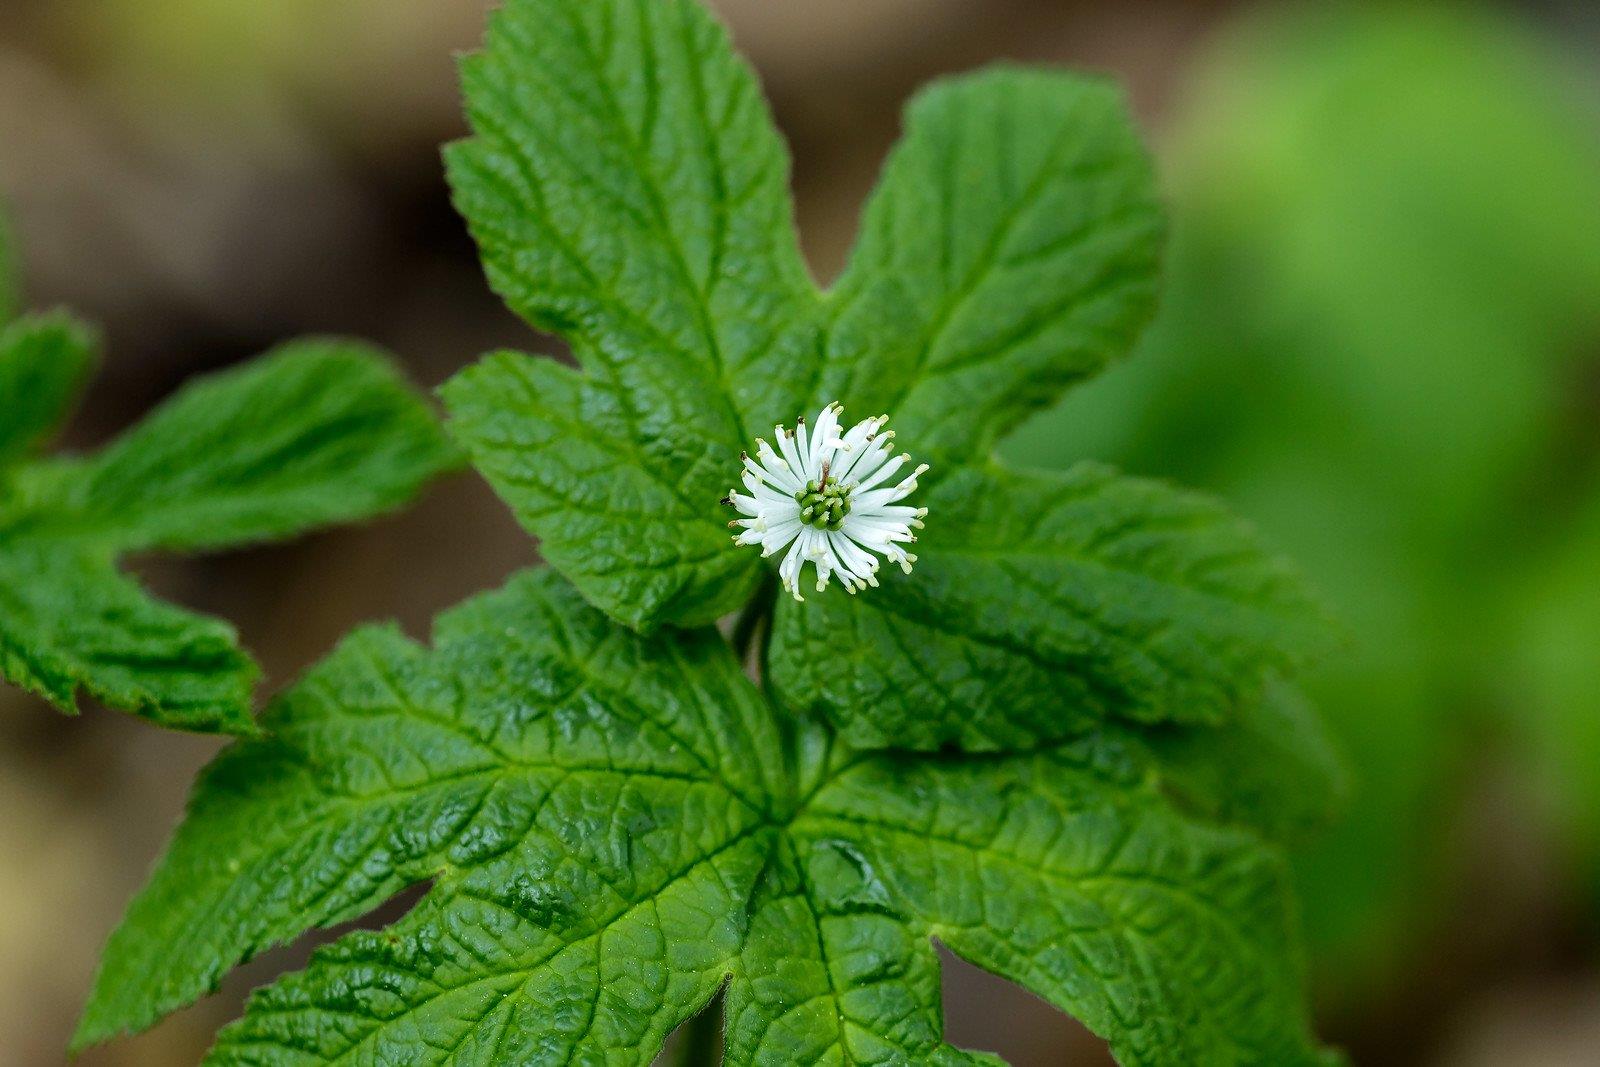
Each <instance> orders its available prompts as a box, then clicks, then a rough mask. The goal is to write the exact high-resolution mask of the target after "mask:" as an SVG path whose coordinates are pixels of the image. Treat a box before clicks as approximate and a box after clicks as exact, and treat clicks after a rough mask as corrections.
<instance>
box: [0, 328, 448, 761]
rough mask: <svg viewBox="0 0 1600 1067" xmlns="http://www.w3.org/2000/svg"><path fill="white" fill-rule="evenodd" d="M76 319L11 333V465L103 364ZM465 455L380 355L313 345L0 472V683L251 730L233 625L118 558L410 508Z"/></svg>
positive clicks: (2, 356) (1, 399)
mask: <svg viewBox="0 0 1600 1067" xmlns="http://www.w3.org/2000/svg"><path fill="white" fill-rule="evenodd" d="M92 354H93V347H92V343H91V337H90V335H89V334H88V332H87V331H86V330H84V329H83V328H82V327H79V326H76V325H74V324H73V323H72V322H71V320H68V319H65V318H62V317H59V316H56V317H48V318H42V319H25V320H22V321H21V322H19V323H17V324H15V325H13V326H12V327H10V328H9V329H8V330H7V331H6V332H5V333H4V335H0V407H4V408H5V410H6V411H7V414H8V415H10V414H11V413H12V412H16V413H17V415H18V417H17V418H16V419H15V420H9V419H8V421H7V422H6V423H5V426H4V429H3V430H0V460H3V459H6V458H11V459H13V460H20V459H25V458H27V453H29V452H31V450H32V449H34V448H35V447H37V445H38V444H39V443H41V442H42V441H43V439H44V437H45V436H46V435H47V434H48V432H49V431H50V430H51V429H52V428H53V427H54V426H55V424H56V423H57V422H58V421H59V420H60V418H61V416H62V414H63V413H64V411H65V409H66V407H67V406H68V405H69V404H70V402H71V400H72V399H73V398H74V396H75V395H76V392H77V390H78V388H79V387H80V386H81V384H82V381H83V379H84V378H85V377H86V375H87V372H88V370H89V368H90V365H91V363H92ZM454 462H455V453H454V451H453V449H452V447H451V446H450V444H449V443H448V441H447V440H446V438H445V437H444V434H443V432H442V431H441V429H440V428H439V426H438V424H437V423H436V422H435V421H434V418H433V416H432V414H431V413H430V412H429V411H428V408H427V406H426V405H425V404H424V403H422V401H421V399H420V398H419V397H418V396H417V395H416V394H415V393H414V392H413V391H411V390H410V389H409V388H408V387H407V386H406V385H405V384H404V382H403V381H402V379H401V378H400V376H399V374H398V372H397V371H396V370H395V368H394V367H393V366H392V365H391V364H390V362H389V360H388V358H387V357H386V356H384V355H383V354H382V353H379V352H377V351H376V350H374V349H371V348H367V347H365V346H362V345H357V344H353V343H350V342H342V341H303V342H299V343H297V344H293V345H287V346H285V347H284V348H282V349H280V350H279V351H277V352H275V353H273V354H270V355H268V356H265V357H263V358H262V359H260V360H257V361H255V362H254V363H251V364H247V365H246V366H244V367H241V368H238V369H234V370H229V371H225V372H223V373H220V374H216V375H213V376H211V377H209V378H207V379H204V380H202V381H197V382H195V383H193V384H191V385H189V386H187V387H186V388H184V389H182V390H180V391H179V392H178V393H177V394H176V395H175V396H174V397H173V398H172V399H170V400H169V401H167V402H166V403H165V404H163V405H162V406H161V407H160V408H158V409H157V410H156V411H155V412H153V413H152V414H151V415H150V416H149V417H148V418H147V419H146V420H145V421H144V422H142V423H140V424H139V425H138V426H136V427H134V428H133V429H132V430H130V431H129V432H128V433H127V434H125V435H124V436H123V437H122V438H120V439H119V440H117V441H116V442H114V443H112V444H111V445H110V446H109V447H107V448H106V449H105V450H104V451H102V452H100V453H99V454H98V455H94V456H91V457H88V458H85V459H72V460H54V461H35V462H23V463H20V464H18V463H14V464H13V466H12V467H11V468H10V469H0V607H3V608H4V610H3V611H0V675H3V676H4V677H6V678H7V679H9V680H10V681H12V682H15V683H16V684H18V685H21V686H23V687H24V688H27V689H30V690H32V691H33V692H36V693H38V694H40V695H41V696H44V697H45V698H46V699H48V700H50V701H51V702H52V703H54V704H55V705H56V706H58V707H59V708H61V709H62V710H64V711H68V712H73V711H75V710H76V708H77V692H78V691H79V690H80V689H82V690H84V691H86V692H88V693H89V694H90V695H92V696H94V697H95V698H96V699H98V700H101V701H103V702H105V703H107V704H110V705H112V706H114V707H119V708H122V709H124V710H128V711H132V712H134V713H135V714H138V715H141V716H144V717H146V718H149V719H151V720H153V721H155V722H157V723H160V724H162V725H165V726H170V727H174V728H177V729H184V730H199V731H223V732H230V733H249V732H251V730H252V726H251V716H250V696H251V692H252V689H253V687H254V683H255V679H256V677H257V674H258V673H259V672H258V671H257V669H256V667H255V665H254V664H253V663H252V662H251V660H250V659H249V657H248V656H247V655H246V654H245V653H244V652H243V651H242V650H240V648H239V647H238V643H237V639H236V637H235V635H234V633H233V631H232V630H231V629H230V628H229V627H228V626H227V625H225V624H224V623H221V622H218V621H216V620H212V619H206V618H203V617H200V616H196V615H192V614H190V613H188V612H184V611H181V610H179V609H178V608H174V607H171V606H168V605H165V604H162V603H160V602H158V601H156V600H153V599H151V598H150V597H149V596H148V594H146V593H145V592H144V591H143V590H142V589H141V588H140V587H139V586H138V585H137V584H136V583H135V582H133V581H131V580H130V579H128V578H125V577H123V576H122V575H121V574H119V573H118V572H117V570H116V567H115V560H116V557H117V556H118V555H120V554H122V553H124V552H130V551H139V550H145V549H167V550H197V549H213V548H222V547H226V546H230V545H238V544H244V543H248V542H252V541H260V540H266V539H270V538H281V537H287V536H290V535H293V534H296V533H300V532H302V531H305V530H309V529H312V528H314V527H316V526H320V525H325V524H328V523H333V522H341V521H348V520H352V519H358V518H363V517H366V516H369V515H373V514H376V513H378V512H381V511H386V510H389V509H392V508H394V507H397V506H399V505H400V504H402V503H403V502H404V501H406V500H407V499H409V498H410V497H411V496H412V495H413V494H414V493H415V492H416V491H417V489H418V488H419V487H420V486H421V485H422V483H423V482H425V481H426V480H427V479H428V478H430V477H432V476H433V475H435V474H437V473H438V472H440V471H441V470H443V469H444V468H446V467H448V466H450V465H451V464H453V463H454Z"/></svg>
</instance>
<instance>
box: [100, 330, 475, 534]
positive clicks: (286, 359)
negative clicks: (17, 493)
mask: <svg viewBox="0 0 1600 1067" xmlns="http://www.w3.org/2000/svg"><path fill="white" fill-rule="evenodd" d="M453 461H454V457H453V453H452V452H451V450H450V447H449V445H448V444H446V442H445V440H444V438H443V436H442V435H441V434H440V432H439V430H438V427H437V424H436V423H435V421H434V419H433V416H432V414H431V413H430V412H429V411H428V409H427V408H426V407H425V406H424V405H422V404H420V403H418V401H417V398H416V395H415V394H414V393H413V392H412V391H411V389H410V387H409V386H407V385H406V384H405V381H404V379H402V378H401V376H400V374H399V372H398V371H397V370H396V369H395V367H394V366H393V365H392V364H391V363H390V361H389V357H388V356H387V355H385V354H384V353H382V352H380V351H379V350H377V349H375V348H371V347H368V346H366V345H363V344H359V343H356V342H351V341H337V340H326V341H323V340H308V341H297V342H294V343H292V344H288V345H284V346H283V347H281V348H279V349H277V350H276V351H274V352H272V353H270V354H268V355H266V356H263V357H262V358H260V359H258V360H255V361H252V362H250V363H247V364H245V365H244V366H242V367H239V368H236V369H233V370H228V371H225V372H222V373H220V374H215V375H212V376H210V377H208V378H204V379H200V380H198V381H195V382H193V383H191V384H190V385H188V386H186V387H185V388H183V389H182V390H180V391H179V392H178V393H177V394H176V395H175V396H173V397H172V399H170V400H168V401H167V402H166V403H165V404H163V405H162V406H161V407H159V408H157V409H156V410H155V411H154V412H152V413H151V414H150V416H149V417H147V418H146V419H145V420H144V421H143V422H141V423H140V424H139V425H138V426H136V427H134V428H133V429H132V430H131V431H129V432H128V433H127V434H125V435H124V436H123V437H122V438H121V439H119V440H118V441H117V442H116V443H115V444H113V445H111V447H109V448H107V449H106V450H105V451H104V452H102V453H100V454H99V455H98V456H96V457H95V458H94V459H93V460H91V461H89V462H88V463H86V464H85V465H84V466H83V467H82V468H81V469H80V470H79V471H78V472H76V482H77V484H74V485H73V486H72V488H71V489H70V493H71V496H72V501H71V503H72V515H71V518H70V521H71V522H72V523H73V524H74V526H76V527H78V528H80V529H82V530H85V531H92V532H93V535H94V536H95V537H97V538H101V539H104V540H106V541H108V542H110V543H112V544H115V545H116V546H117V547H118V548H122V549H130V550H131V549H146V548H163V549H172V550H194V549H210V548H219V547H224V546H230V545H239V544H246V543H249V542H252V541H263V540H270V539H278V538H283V537H289V536H292V535H294V534H298V533H302V532H304V531H306V530H309V529H313V528H315V527H318V526H325V525H328V524H331V523H336V522H345V521H349V520H351V519H357V518H364V517H367V516H371V515H376V514H380V513H382V512H385V511H390V510H393V509H394V508H396V507H399V506H400V505H401V504H403V503H404V502H405V501H406V500H407V499H409V498H410V497H411V495H412V494H413V493H415V492H416V489H417V486H418V485H419V484H420V483H421V482H422V481H423V480H424V479H426V478H428V477H430V476H431V475H433V474H435V473H437V472H439V471H441V470H443V469H445V468H446V467H448V466H450V465H451V463H452V462H453Z"/></svg>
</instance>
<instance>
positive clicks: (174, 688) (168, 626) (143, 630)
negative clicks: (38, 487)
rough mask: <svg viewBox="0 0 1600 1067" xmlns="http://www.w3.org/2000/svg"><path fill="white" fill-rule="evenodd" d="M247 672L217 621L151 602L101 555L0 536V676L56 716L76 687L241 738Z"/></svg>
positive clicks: (182, 724) (162, 718) (247, 728)
mask: <svg viewBox="0 0 1600 1067" xmlns="http://www.w3.org/2000/svg"><path fill="white" fill-rule="evenodd" d="M257 673H258V672H257V670H256V667H255V664H253V663H252V662H251V661H250V658H249V657H248V656H246V655H245V654H244V653H243V652H241V651H240V650H239V646H238V644H237V641H236V638H235V636H234V633H233V630H232V628H230V627H229V626H228V625H227V624H226V623H223V622H219V621H217V620H215V619H208V618H205V617H204V616H200V615H193V614H190V613H189V612H187V611H183V610H180V609H178V608H175V607H171V606H169V605H166V604H162V603H161V602H159V601H157V600H153V599H151V598H150V596H149V595H148V594H147V593H145V591H144V590H142V589H140V588H139V586H138V585H137V584H136V583H135V582H134V581H133V580H132V579H130V578H127V577H124V576H123V575H121V574H119V573H117V570H116V567H115V566H114V565H113V564H112V560H111V556H110V553H109V552H107V551H105V550H103V549H99V548H96V547H94V546H93V545H85V544H75V543H73V542H70V541H36V540H33V539H30V538H5V537H4V536H3V535H0V675H3V676H4V677H6V678H8V679H10V680H11V681H12V682H14V683H15V684H17V685H20V686H21V687H22V688H24V689H28V690H31V691H32V692H34V693H37V694H39V695H40V696H42V697H44V698H46V699H47V700H49V701H50V702H51V703H53V704H55V705H56V706H57V707H58V708H60V709H62V710H63V711H66V712H68V713H70V714H76V713H77V710H78V707H77V693H78V690H79V688H80V687H81V688H82V689H83V690H84V691H86V692H87V693H88V694H89V695H90V696H92V697H94V698H95V699H96V700H99V701H102V702H103V703H106V704H109V705H111V706H112V707H117V708H122V709H124V710H126V711H131V712H133V713H134V714H136V715H142V716H144V717H146V718H150V719H153V720H155V721H157V722H159V723H161V724H162V725H163V726H170V727H172V728H174V729H179V730H204V731H225V732H229V733H249V732H251V730H252V729H253V727H252V725H251V720H250V692H251V689H252V688H253V687H254V685H255V681H256V675H257Z"/></svg>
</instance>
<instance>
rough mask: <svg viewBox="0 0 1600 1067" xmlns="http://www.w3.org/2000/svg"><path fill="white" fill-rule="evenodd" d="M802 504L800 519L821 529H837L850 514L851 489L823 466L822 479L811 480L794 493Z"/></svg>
mask: <svg viewBox="0 0 1600 1067" xmlns="http://www.w3.org/2000/svg"><path fill="white" fill-rule="evenodd" d="M794 498H795V500H796V501H798V502H799V504H800V521H801V522H803V523H805V524H806V525H807V526H814V527H816V528H817V529H819V530H837V529H838V528H839V527H841V526H843V525H844V517H845V516H846V515H848V514H850V491H849V490H848V489H846V488H845V487H844V486H842V485H840V484H839V479H837V478H834V477H832V476H831V475H829V474H828V471H827V467H826V466H824V467H823V471H822V480H821V481H809V482H807V483H806V487H805V488H804V489H802V490H800V492H798V493H796V494H795V495H794Z"/></svg>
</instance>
